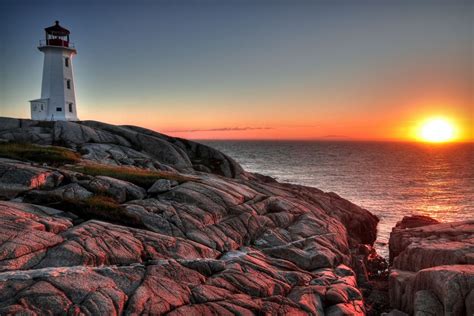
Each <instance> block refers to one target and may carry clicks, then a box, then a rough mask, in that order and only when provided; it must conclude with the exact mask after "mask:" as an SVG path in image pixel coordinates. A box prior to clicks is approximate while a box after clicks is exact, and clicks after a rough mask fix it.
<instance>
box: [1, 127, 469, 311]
mask: <svg viewBox="0 0 474 316" xmlns="http://www.w3.org/2000/svg"><path fill="white" fill-rule="evenodd" d="M2 146H3V147H4V148H3V149H4V150H3V151H1V150H0V222H1V225H0V315H4V314H5V315H9V314H23V315H43V314H50V315H61V314H73V315H76V314H78V315H79V314H87V315H122V314H123V315H135V314H145V315H147V314H151V315H157V314H172V315H185V314H188V315H189V314H219V315H220V314H222V315H235V314H239V315H253V314H269V315H299V314H301V315H308V314H309V315H366V314H369V315H377V314H380V312H382V311H388V309H389V307H388V296H389V295H390V300H391V303H392V306H393V307H394V308H397V309H399V310H402V311H403V312H407V313H415V314H416V315H438V314H436V313H437V312H435V313H432V314H430V313H431V311H432V310H436V311H439V310H440V305H439V304H435V303H433V304H431V305H430V304H428V303H423V304H422V303H420V302H431V301H435V300H434V298H437V299H438V301H437V303H440V304H441V306H442V307H443V308H444V311H445V312H449V313H451V311H452V312H453V313H454V314H453V313H451V314H449V315H470V314H469V312H471V311H472V310H473V309H472V304H471V305H469V304H470V303H469V302H470V301H472V300H471V298H472V296H473V294H472V293H473V292H472V287H473V284H472V283H473V271H472V264H473V262H472V259H473V254H472V253H473V251H472V240H473V236H474V233H473V224H474V223H473V222H467V223H464V224H459V225H460V226H459V225H458V224H455V225H458V226H449V225H451V224H436V223H430V224H434V225H429V226H419V225H418V224H419V223H418V224H416V225H415V226H417V227H412V228H406V227H407V225H408V224H407V223H408V222H410V220H408V219H406V220H404V221H403V222H401V224H400V226H398V227H397V228H395V229H394V232H393V233H392V238H393V241H392V240H391V243H390V250H391V259H393V267H392V268H391V269H390V278H389V279H390V282H389V284H390V289H389V288H388V287H387V286H388V283H387V281H386V280H387V278H386V277H387V272H385V273H384V272H383V270H384V269H386V268H387V265H386V263H385V261H384V260H383V258H381V257H380V256H378V255H377V254H376V252H375V251H374V249H373V247H372V246H373V243H374V241H375V238H376V228H377V223H378V219H377V217H376V216H374V215H372V214H371V213H370V212H368V211H367V210H364V209H362V208H360V207H358V206H357V205H355V204H353V203H351V202H349V201H347V200H345V199H343V198H341V197H339V196H338V195H337V194H335V193H325V192H322V191H320V190H318V189H315V188H310V187H304V186H298V185H291V184H285V183H278V182H276V181H275V180H274V179H271V178H269V177H266V176H263V175H259V174H252V173H248V172H245V171H244V170H243V169H242V168H241V167H240V165H238V164H237V163H236V162H235V161H234V160H233V159H232V158H230V157H228V156H226V155H225V154H223V153H221V152H219V151H217V150H215V149H212V148H210V147H208V146H205V145H202V144H198V143H195V142H192V141H188V140H185V139H179V138H173V137H169V136H166V135H163V134H159V133H156V132H153V131H150V130H146V129H143V128H139V127H134V126H114V125H110V124H105V123H100V122H94V121H83V122H40V121H32V120H22V119H12V118H0V147H2ZM420 221H421V222H422V223H423V224H426V223H427V220H424V221H422V220H419V222H420ZM410 223H411V224H410V225H413V220H411V222H410ZM439 225H441V226H439ZM442 225H445V226H442ZM446 225H448V226H449V227H451V230H455V231H456V234H457V235H456V237H453V236H454V235H453V234H451V233H449V232H448V233H447V232H446V231H448V230H449V229H448V226H446ZM434 226H436V228H433V227H434ZM438 227H441V228H438ZM458 232H463V233H460V234H458ZM430 234H431V235H430ZM446 234H447V235H448V237H446ZM428 235H429V236H434V237H430V238H428V239H429V240H430V244H429V245H428V246H429V247H428V246H426V247H425V245H424V244H423V245H422V246H420V247H418V248H417V247H416V246H415V245H419V244H420V238H421V239H422V240H425V237H426V236H428ZM446 238H448V239H449V238H451V239H449V240H450V245H452V249H453V251H452V252H451V253H449V252H442V253H443V258H445V259H442V260H437V259H433V260H428V261H426V260H425V258H426V255H427V254H429V256H430V258H437V257H438V254H439V253H440V252H437V250H436V249H435V248H436V247H435V243H436V241H437V240H441V241H440V243H442V244H443V245H444V244H446V243H445V241H446ZM452 238H454V239H452ZM456 238H457V239H456ZM466 239H467V240H469V241H468V242H465V241H466ZM460 244H462V246H461V245H460ZM431 246H433V247H431ZM430 247H431V248H430ZM441 248H443V247H438V250H440V249H441ZM426 249H428V250H426ZM443 249H444V248H443ZM426 251H428V252H426ZM429 251H432V252H429ZM441 251H444V250H441ZM453 258H456V259H455V260H454V259H453ZM449 265H451V266H449ZM446 267H448V268H446ZM416 269H418V270H416ZM427 269H428V270H429V269H432V271H431V270H430V271H429V272H425V270H427ZM436 269H438V270H436ZM435 270H436V271H435ZM447 270H449V273H453V275H454V274H456V273H461V276H458V274H456V276H455V278H460V279H459V280H461V281H459V282H464V283H462V288H463V291H464V292H462V296H459V297H460V298H459V299H454V298H452V295H451V296H450V295H448V294H449V293H448V294H446V293H445V292H442V291H445V290H446V291H449V289H444V288H443V290H439V291H438V288H437V287H436V286H441V285H439V284H441V283H442V282H445V281H446V279H443V278H447V277H448V276H446V275H448V274H449V273H448V272H444V271H447ZM437 271H440V272H437ZM432 275H434V276H436V278H438V279H439V280H441V281H439V282H441V283H439V284H438V283H436V282H435V283H436V284H435V283H429V282H430V281H427V278H428V277H427V276H432ZM438 275H443V277H438ZM450 275H451V274H450ZM428 279H429V278H428ZM438 279H437V280H438ZM443 280H444V281H443ZM456 280H458V279H456ZM446 282H447V281H446ZM430 291H431V292H430ZM440 291H441V292H440ZM466 291H467V292H466ZM444 294H446V296H443V295H444ZM461 300H462V302H465V303H463V304H464V305H462V306H461V305H460V304H461V303H460V302H461ZM453 302H454V303H453ZM453 304H454V305H453ZM453 306H455V307H453ZM460 306H461V307H460ZM394 312H395V311H394ZM394 312H392V313H394ZM457 312H460V313H461V314H456V313H457ZM466 312H467V313H468V314H465V313H466ZM423 313H425V314H423ZM463 313H464V314H463ZM439 315H442V314H439ZM446 315H448V314H446Z"/></svg>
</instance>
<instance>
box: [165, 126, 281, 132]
mask: <svg viewBox="0 0 474 316" xmlns="http://www.w3.org/2000/svg"><path fill="white" fill-rule="evenodd" d="M269 129H273V127H220V128H209V129H184V130H168V131H165V132H167V133H195V132H234V131H253V130H269Z"/></svg>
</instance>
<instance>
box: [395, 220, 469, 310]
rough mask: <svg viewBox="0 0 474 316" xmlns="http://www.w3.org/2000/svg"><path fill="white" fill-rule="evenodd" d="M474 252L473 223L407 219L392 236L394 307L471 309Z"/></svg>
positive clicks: (407, 308) (410, 308)
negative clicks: (469, 298)
mask: <svg viewBox="0 0 474 316" xmlns="http://www.w3.org/2000/svg"><path fill="white" fill-rule="evenodd" d="M414 223H415V224H414ZM422 224H426V225H422ZM473 253H474V221H472V220H468V221H463V222H456V223H434V221H432V220H429V219H426V218H422V219H420V218H419V217H417V218H414V219H410V218H404V220H403V221H402V222H401V223H399V224H397V226H396V227H395V228H394V229H393V230H392V233H391V235H390V257H391V259H392V260H393V265H392V269H391V271H390V277H389V293H390V303H391V305H392V307H394V308H397V309H399V310H401V311H403V312H406V313H408V314H415V315H465V312H466V310H468V309H471V310H472V307H471V305H469V303H467V302H468V301H467V299H468V297H470V295H471V292H472V291H473V289H474V256H473Z"/></svg>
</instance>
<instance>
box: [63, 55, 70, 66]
mask: <svg viewBox="0 0 474 316" xmlns="http://www.w3.org/2000/svg"><path fill="white" fill-rule="evenodd" d="M64 66H66V67H69V58H68V57H66V58H64Z"/></svg>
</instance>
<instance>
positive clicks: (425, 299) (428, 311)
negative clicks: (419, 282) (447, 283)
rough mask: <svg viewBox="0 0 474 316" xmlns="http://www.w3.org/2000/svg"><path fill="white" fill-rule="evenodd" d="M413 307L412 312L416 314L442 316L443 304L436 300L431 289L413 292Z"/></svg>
mask: <svg viewBox="0 0 474 316" xmlns="http://www.w3.org/2000/svg"><path fill="white" fill-rule="evenodd" d="M413 305H414V307H415V310H414V314H415V315H417V316H425V315H426V316H428V315H435V316H443V315H444V310H443V304H441V302H440V301H439V300H438V298H437V297H436V294H434V293H433V292H432V291H431V290H421V291H418V292H416V293H415V300H414V302H413Z"/></svg>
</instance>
